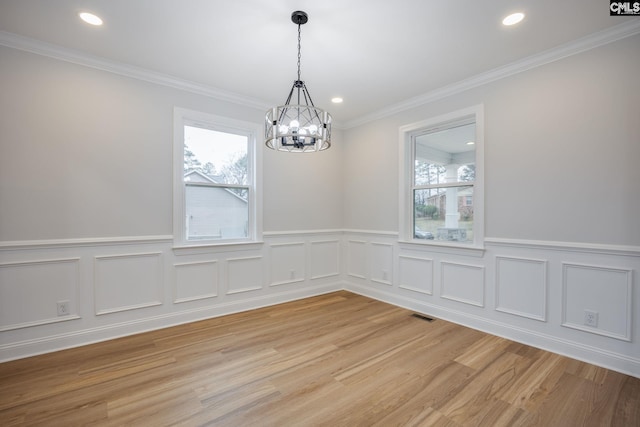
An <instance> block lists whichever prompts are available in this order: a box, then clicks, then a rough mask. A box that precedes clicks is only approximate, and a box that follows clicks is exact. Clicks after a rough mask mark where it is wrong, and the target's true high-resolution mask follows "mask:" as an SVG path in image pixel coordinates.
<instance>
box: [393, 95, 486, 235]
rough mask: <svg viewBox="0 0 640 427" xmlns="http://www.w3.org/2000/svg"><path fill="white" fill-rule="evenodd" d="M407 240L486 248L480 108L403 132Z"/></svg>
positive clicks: (404, 229)
mask: <svg viewBox="0 0 640 427" xmlns="http://www.w3.org/2000/svg"><path fill="white" fill-rule="evenodd" d="M400 138H401V153H400V154H401V156H400V158H401V162H402V166H401V168H400V169H401V174H402V176H401V182H402V183H403V188H402V189H401V194H402V195H401V198H402V200H401V227H402V233H401V234H402V238H403V240H406V241H413V242H421V243H435V244H439V245H461V246H482V241H483V229H484V227H483V225H484V221H483V218H484V215H483V203H482V200H483V197H482V194H483V188H482V184H483V179H482V171H483V164H482V159H483V145H484V144H483V109H482V106H478V107H473V108H470V109H465V110H461V111H458V112H455V113H451V114H447V115H444V116H440V117H436V118H433V119H430V120H426V121H424V122H420V123H414V124H412V125H408V126H404V127H402V128H401V129H400Z"/></svg>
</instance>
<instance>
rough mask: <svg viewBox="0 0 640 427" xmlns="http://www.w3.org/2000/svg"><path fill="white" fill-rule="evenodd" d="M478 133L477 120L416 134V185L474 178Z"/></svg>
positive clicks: (463, 180) (465, 180)
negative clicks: (476, 134)
mask: <svg viewBox="0 0 640 427" xmlns="http://www.w3.org/2000/svg"><path fill="white" fill-rule="evenodd" d="M475 133H476V126H475V123H468V124H464V125H458V126H454V127H450V128H447V129H443V130H438V131H435V132H429V133H425V134H422V135H418V136H416V137H415V140H414V142H415V143H414V174H413V176H414V183H415V185H434V184H436V185H437V184H440V183H445V182H470V181H474V180H475V155H476V154H475V141H474V140H475Z"/></svg>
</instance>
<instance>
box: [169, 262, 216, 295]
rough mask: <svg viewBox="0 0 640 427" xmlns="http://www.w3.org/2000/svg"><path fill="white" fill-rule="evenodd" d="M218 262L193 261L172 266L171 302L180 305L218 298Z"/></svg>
mask: <svg viewBox="0 0 640 427" xmlns="http://www.w3.org/2000/svg"><path fill="white" fill-rule="evenodd" d="M218 264H219V263H218V261H217V260H211V261H195V262H184V263H180V264H174V265H173V267H174V268H173V269H174V271H175V280H174V292H173V302H174V303H182V302H189V301H196V300H199V299H206V298H215V297H217V296H218V286H219V283H220V272H219V270H220V269H219V268H218Z"/></svg>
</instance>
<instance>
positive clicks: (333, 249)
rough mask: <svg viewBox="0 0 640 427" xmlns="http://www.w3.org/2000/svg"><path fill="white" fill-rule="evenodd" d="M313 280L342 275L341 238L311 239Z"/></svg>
mask: <svg viewBox="0 0 640 427" xmlns="http://www.w3.org/2000/svg"><path fill="white" fill-rule="evenodd" d="M310 244H311V255H310V256H309V263H310V264H311V267H310V271H311V280H320V279H326V278H336V277H338V276H340V253H341V251H340V240H339V239H335V240H316V241H311V243H310Z"/></svg>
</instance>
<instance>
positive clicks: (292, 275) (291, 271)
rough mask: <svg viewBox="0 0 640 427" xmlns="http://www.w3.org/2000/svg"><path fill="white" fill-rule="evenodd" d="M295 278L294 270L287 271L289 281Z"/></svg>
mask: <svg viewBox="0 0 640 427" xmlns="http://www.w3.org/2000/svg"><path fill="white" fill-rule="evenodd" d="M295 278H296V271H295V270H290V271H289V279H291V280H293V279H295Z"/></svg>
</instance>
